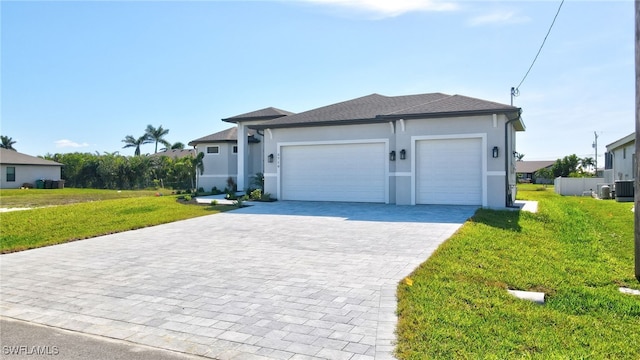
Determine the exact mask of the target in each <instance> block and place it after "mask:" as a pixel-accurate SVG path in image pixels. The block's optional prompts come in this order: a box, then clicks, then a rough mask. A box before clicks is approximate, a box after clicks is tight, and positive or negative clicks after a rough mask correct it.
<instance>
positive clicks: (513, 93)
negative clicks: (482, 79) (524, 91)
mask: <svg viewBox="0 0 640 360" xmlns="http://www.w3.org/2000/svg"><path fill="white" fill-rule="evenodd" d="M562 4H564V0H562V1H561V2H560V6H558V11H556V15H555V16H554V17H553V21H552V22H551V26H549V30H548V31H547V35H545V36H544V40H542V44H540V48H539V49H538V53H537V54H536V56H535V57H534V58H533V61H532V62H531V66H529V70H527V73H526V74H524V76H523V77H522V80H521V81H520V83H519V84H518V86H516V87H515V88H511V96H512V99H511V100H512V102H513V96H518V95H519V93H520V86H521V85H522V83H523V82H524V80H525V79H526V78H527V76H528V75H529V72H530V71H531V69H532V68H533V65H534V64H535V63H536V60H538V56H539V55H540V52H541V51H542V48H543V47H544V43H545V42H546V41H547V37H549V34H550V33H551V29H553V25H554V24H555V23H556V19H557V18H558V14H560V9H562Z"/></svg>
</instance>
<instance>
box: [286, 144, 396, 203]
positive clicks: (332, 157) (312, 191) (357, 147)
mask: <svg viewBox="0 0 640 360" xmlns="http://www.w3.org/2000/svg"><path fill="white" fill-rule="evenodd" d="M384 155H385V145H384V143H363V144H322V145H296V146H283V147H282V150H281V176H282V178H281V188H282V198H283V199H284V200H310V201H358V202H384V201H385V191H384V190H385V184H386V183H385V156H384Z"/></svg>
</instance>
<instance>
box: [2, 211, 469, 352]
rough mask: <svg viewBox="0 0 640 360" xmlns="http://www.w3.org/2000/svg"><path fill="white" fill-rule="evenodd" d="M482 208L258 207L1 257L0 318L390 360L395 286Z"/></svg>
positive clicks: (211, 345) (225, 348) (196, 342)
mask: <svg viewBox="0 0 640 360" xmlns="http://www.w3.org/2000/svg"><path fill="white" fill-rule="evenodd" d="M474 211H475V208H474V207H465V206H395V205H382V204H353V203H322V202H286V201H283V202H274V203H259V204H256V205H254V206H249V207H245V208H242V209H238V210H234V211H231V212H226V213H221V214H216V215H210V216H204V217H199V218H194V219H189V220H185V221H179V222H174V223H170V224H165V225H160V226H154V227H149V228H144V229H139V230H135V231H128V232H124V233H118V234H112V235H108V236H101V237H97V238H93V239H88V240H83V241H76V242H71V243H67V244H62V245H57V246H50V247H45V248H40V249H35V250H29V251H23V252H19V253H13V254H6V255H1V256H0V270H1V271H0V283H1V284H2V285H1V286H0V300H1V302H0V315H2V316H5V317H9V318H14V319H20V320H25V321H29V322H33V323H39V324H44V325H48V326H53V327H59V328H63V329H68V330H73V331H78V332H82V333H88V334H92V335H98V336H104V337H109V338H113V339H120V340H124V341H128V342H132V343H138V344H142V345H147V346H152V347H156V348H161V349H168V350H173V351H178V352H184V353H189V354H194V355H200V356H204V357H208V358H214V359H316V358H319V359H332V360H335V359H351V360H356V359H371V360H373V359H392V358H393V350H394V342H395V335H394V330H395V326H396V322H397V318H396V315H395V311H396V286H397V284H398V282H399V281H400V280H402V279H403V278H404V277H405V276H407V275H408V274H409V273H411V271H413V270H414V269H415V268H416V267H417V266H418V265H419V264H420V263H422V262H424V261H425V260H426V259H427V258H428V257H429V256H430V255H431V253H432V252H433V251H434V250H435V249H436V248H437V247H438V246H439V245H440V244H441V243H442V242H443V241H444V240H446V239H447V238H448V237H450V236H451V235H452V234H453V233H454V232H455V231H456V230H457V229H458V228H459V227H460V225H461V224H462V223H463V222H464V221H465V220H466V219H468V218H469V217H470V216H471V215H473V213H474ZM61 351H62V349H61Z"/></svg>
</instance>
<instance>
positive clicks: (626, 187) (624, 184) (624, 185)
mask: <svg viewBox="0 0 640 360" xmlns="http://www.w3.org/2000/svg"><path fill="white" fill-rule="evenodd" d="M634 183H635V181H634V180H617V181H616V182H615V190H616V201H620V202H626V201H633V200H634V199H633V197H634V193H635V192H634Z"/></svg>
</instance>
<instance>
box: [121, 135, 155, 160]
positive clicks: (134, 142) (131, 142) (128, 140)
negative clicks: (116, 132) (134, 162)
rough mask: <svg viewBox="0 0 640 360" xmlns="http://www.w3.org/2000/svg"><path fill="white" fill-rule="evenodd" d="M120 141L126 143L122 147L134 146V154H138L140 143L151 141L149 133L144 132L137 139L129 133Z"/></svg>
mask: <svg viewBox="0 0 640 360" xmlns="http://www.w3.org/2000/svg"><path fill="white" fill-rule="evenodd" d="M122 142H123V143H125V144H126V145H125V146H123V147H122V148H123V149H126V148H129V147H135V148H136V151H135V153H134V155H135V156H140V145H144V144H149V143H151V139H149V135H147V134H144V135H142V136H141V137H139V138H137V139H136V138H134V137H133V136H131V135H127V136H126V137H125V138H124V140H122Z"/></svg>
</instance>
